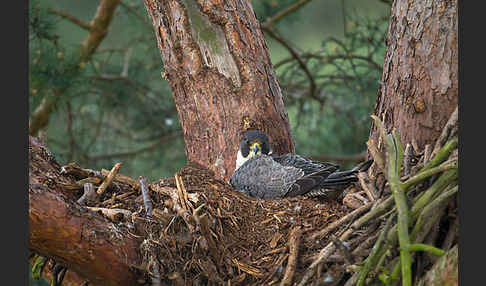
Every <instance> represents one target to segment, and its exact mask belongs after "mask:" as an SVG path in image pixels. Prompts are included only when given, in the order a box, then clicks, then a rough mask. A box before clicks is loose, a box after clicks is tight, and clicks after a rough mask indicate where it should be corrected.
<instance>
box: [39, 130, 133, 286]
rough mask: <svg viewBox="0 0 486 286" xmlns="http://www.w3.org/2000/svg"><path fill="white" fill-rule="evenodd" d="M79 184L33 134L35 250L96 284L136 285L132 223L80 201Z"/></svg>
mask: <svg viewBox="0 0 486 286" xmlns="http://www.w3.org/2000/svg"><path fill="white" fill-rule="evenodd" d="M72 184H74V180H73V178H72V177H69V176H65V175H62V174H60V166H59V165H58V164H57V162H56V161H55V159H54V157H53V156H52V154H50V152H49V150H48V149H46V148H45V147H43V146H42V145H41V144H40V143H39V142H38V141H37V140H36V139H35V138H33V137H30V139H29V249H32V250H34V251H35V252H36V253H39V254H41V255H45V256H48V257H51V258H53V259H55V260H56V262H58V263H61V264H63V265H64V266H66V267H68V268H69V269H71V270H73V271H75V272H76V273H78V274H80V275H81V276H83V277H85V278H87V279H89V281H90V283H92V284H94V285H136V280H137V275H136V274H135V272H134V269H133V268H132V267H134V266H136V265H137V262H138V261H139V259H138V256H137V255H138V254H137V253H138V252H137V250H138V244H139V242H138V241H137V240H136V239H134V238H133V237H130V236H129V235H128V234H127V231H126V228H124V227H122V226H117V225H114V224H113V223H111V222H109V221H108V220H107V219H105V218H104V217H103V216H101V215H100V214H98V213H95V212H91V211H89V210H88V209H86V208H83V207H81V206H80V205H79V204H77V203H75V194H74V192H71V193H66V191H64V189H63V186H65V185H72Z"/></svg>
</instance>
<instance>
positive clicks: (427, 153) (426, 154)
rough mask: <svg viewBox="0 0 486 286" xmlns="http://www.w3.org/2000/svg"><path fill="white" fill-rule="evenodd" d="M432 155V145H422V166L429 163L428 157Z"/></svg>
mask: <svg viewBox="0 0 486 286" xmlns="http://www.w3.org/2000/svg"><path fill="white" fill-rule="evenodd" d="M431 156H432V146H430V144H426V145H425V147H424V166H425V165H427V163H429V161H430V158H431Z"/></svg>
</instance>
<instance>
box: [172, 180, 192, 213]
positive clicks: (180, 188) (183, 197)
mask: <svg viewBox="0 0 486 286" xmlns="http://www.w3.org/2000/svg"><path fill="white" fill-rule="evenodd" d="M175 181H176V186H177V193H178V195H179V200H180V202H181V206H182V207H183V208H184V209H185V210H189V208H188V206H187V203H186V202H187V191H186V188H185V187H184V182H183V181H182V178H181V177H180V176H179V175H177V174H176V175H175Z"/></svg>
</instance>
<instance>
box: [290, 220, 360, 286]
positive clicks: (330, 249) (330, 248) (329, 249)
mask: <svg viewBox="0 0 486 286" xmlns="http://www.w3.org/2000/svg"><path fill="white" fill-rule="evenodd" d="M353 232H354V230H353V229H348V230H347V231H346V232H344V233H343V234H342V235H341V236H340V237H339V239H340V240H341V241H346V240H347V239H349V237H350V236H351V234H353ZM335 250H336V246H335V245H334V242H330V243H329V244H328V245H326V247H324V248H323V249H321V251H320V252H319V255H318V256H317V258H316V260H314V262H312V264H311V265H310V266H309V268H307V270H306V272H305V273H304V276H303V277H302V279H301V281H300V282H299V284H298V285H297V286H304V285H305V284H306V283H307V281H309V279H310V278H311V277H312V275H314V273H315V271H316V268H317V266H318V265H320V264H321V263H322V262H324V260H326V259H327V258H328V257H329V256H331V255H332V254H333V253H334V251H335Z"/></svg>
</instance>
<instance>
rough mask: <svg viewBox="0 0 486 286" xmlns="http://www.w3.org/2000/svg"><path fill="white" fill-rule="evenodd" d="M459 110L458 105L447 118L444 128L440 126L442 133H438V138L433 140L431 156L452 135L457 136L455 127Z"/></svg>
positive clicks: (456, 126)
mask: <svg viewBox="0 0 486 286" xmlns="http://www.w3.org/2000/svg"><path fill="white" fill-rule="evenodd" d="M458 115H459V111H458V107H457V106H456V109H455V110H454V112H452V114H451V116H450V117H449V120H448V121H447V123H446V125H445V126H444V128H442V133H441V134H440V136H439V138H438V139H437V140H436V141H435V146H434V150H433V151H432V156H434V155H435V154H437V152H439V150H440V149H441V148H442V146H443V145H444V144H445V143H446V142H447V140H449V139H450V138H451V137H452V136H457V128H458V120H459V117H458Z"/></svg>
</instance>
